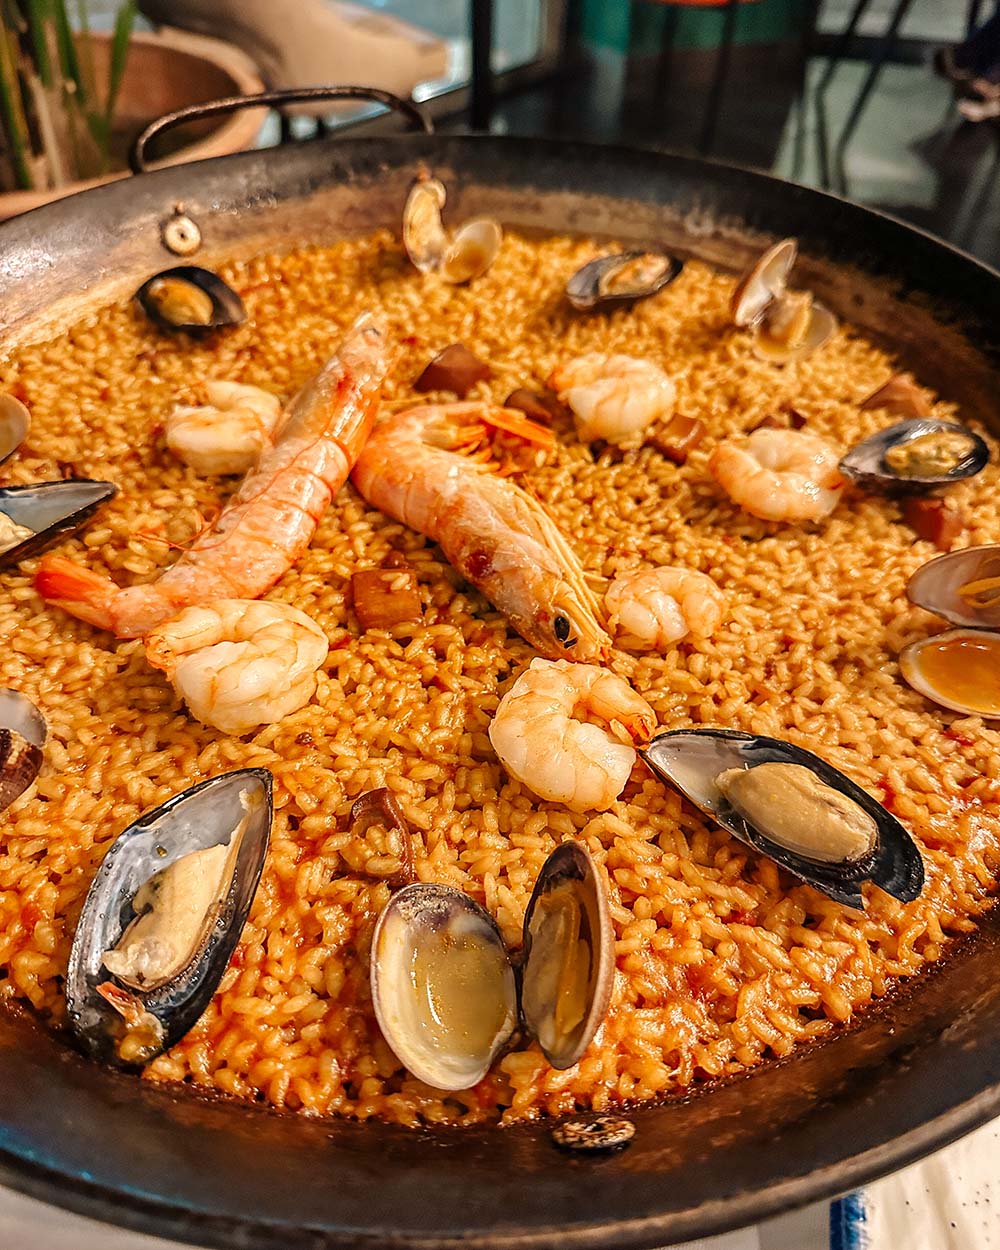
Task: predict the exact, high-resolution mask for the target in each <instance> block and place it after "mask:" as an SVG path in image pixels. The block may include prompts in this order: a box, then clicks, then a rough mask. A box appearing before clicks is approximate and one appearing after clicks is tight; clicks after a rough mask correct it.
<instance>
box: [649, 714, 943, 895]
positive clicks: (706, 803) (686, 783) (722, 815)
mask: <svg viewBox="0 0 1000 1250" xmlns="http://www.w3.org/2000/svg"><path fill="white" fill-rule="evenodd" d="M639 754H640V755H641V756H642V758H643V759H644V760H645V762H646V764H648V765H649V767H650V768H651V769H652V771H653V772H654V773H656V774H657V776H659V777H661V778H663V780H664V781H666V782H667V783H668V784H670V785H671V786H673V787H674V789H676V790H679V791H680V793H681V794H682V795H684V797H685V798H686V799H688V800H689V801H690V802H692V803H693V804H694V805H695V806H696V807H697V808H698V809H699V810H700V811H702V812H704V814H705V815H706V816H708V817H709V818H710V819H711V820H713V821H714V822H715V823H716V824H717V825H720V826H721V827H722V828H723V829H725V830H726V831H727V832H728V833H731V834H732V835H733V836H734V837H736V838H739V839H740V841H741V842H745V843H747V845H748V846H752V847H754V848H755V849H756V850H758V851H761V852H763V854H765V855H767V856H769V857H770V858H771V859H773V860H774V861H775V862H776V863H778V864H781V865H782V867H784V868H787V869H788V870H789V871H790V872H793V873H795V874H796V875H797V876H799V877H801V878H802V880H803V881H807V882H809V884H810V885H813V886H815V887H816V889H818V890H822V891H823V893H824V894H827V895H829V896H830V898H832V899H835V900H836V901H837V902H838V903H846V904H847V905H848V906H849V907H857V908H859V909H863V907H864V896H863V895H862V893H861V886H862V885H863V884H864V883H865V882H866V881H872V882H874V884H875V885H878V886H880V887H881V888H882V889H883V890H885V891H886V893H887V894H891V895H892V896H893V897H894V898H898V899H900V900H901V901H902V902H910V901H911V900H912V899H915V898H916V897H917V896H918V895H919V894H920V891H921V890H922V889H923V883H924V865H923V860H922V859H921V856H920V852H919V850H918V849H917V846H916V844H915V843H914V841H913V839H912V838H911V837H910V834H909V833H908V832H907V831H906V829H905V828H904V827H903V826H902V825H901V824H900V822H899V821H898V820H897V819H896V818H895V816H893V815H892V814H891V813H890V812H888V811H886V809H885V808H884V807H883V806H882V805H881V803H878V802H876V800H875V799H873V798H872V797H871V795H870V794H866V793H865V791H864V790H862V789H861V787H860V786H858V785H855V783H854V782H853V781H851V780H850V778H849V777H845V776H844V774H843V773H842V772H840V771H839V770H838V769H836V768H834V767H833V766H832V765H831V764H828V763H827V762H826V761H825V760H823V759H821V758H820V757H819V756H818V755H813V753H812V752H811V751H806V750H804V749H803V748H802V747H797V746H794V745H793V744H792V743H790V742H782V741H781V740H780V739H777V738H766V737H758V736H755V735H753V734H745V733H740V732H739V731H738V730H732V729H677V730H671V731H669V732H668V733H664V734H659V735H658V736H657V737H656V738H654V739H653V740H652V742H651V743H650V744H649V746H648V747H646V748H645V750H642V751H640V752H639ZM775 764H776V765H782V766H783V770H781V771H779V772H778V773H775V771H774V770H772V771H771V772H770V773H769V774H768V775H767V776H766V777H765V778H764V780H763V782H762V783H761V784H760V785H759V786H756V785H755V786H754V787H753V789H751V788H750V787H749V786H747V787H746V790H745V792H741V791H743V787H740V786H737V785H734V774H735V773H736V772H737V771H746V770H749V772H750V774H751V776H752V775H753V773H754V772H755V771H756V770H757V769H758V768H759V767H761V766H763V765H775ZM789 766H794V767H795V770H796V771H795V772H793V773H789V772H788V771H787V770H788V767H789ZM799 768H801V769H802V773H801V774H800V773H799V772H798V769H799ZM804 774H811V775H812V777H813V779H814V784H809V785H804V784H802V777H803V775H804ZM720 783H721V784H720ZM831 792H832V793H831ZM772 811H773V813H774V814H773V816H772V815H771V812H772ZM873 827H874V834H873V833H872V828H873Z"/></svg>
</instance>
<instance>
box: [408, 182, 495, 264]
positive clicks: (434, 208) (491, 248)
mask: <svg viewBox="0 0 1000 1250" xmlns="http://www.w3.org/2000/svg"><path fill="white" fill-rule="evenodd" d="M447 198H448V193H447V191H445V188H444V184H443V183H442V182H440V181H439V180H438V179H437V178H431V177H429V176H427V175H426V174H425V175H424V176H423V177H420V178H418V179H417V180H416V182H414V184H413V186H412V187H411V188H410V191H409V194H408V195H407V197H406V204H405V205H404V207H403V246H404V247H405V249H406V254H407V256H409V258H410V260H411V261H412V262H413V263H414V265H416V267H417V268H418V269H419V270H420V272H421V273H435V274H437V275H438V277H439V278H441V279H442V280H443V281H445V282H450V283H452V284H453V285H456V286H457V285H459V284H460V283H463V282H471V281H472V279H473V278H478V277H479V276H480V275H481V274H484V273H485V272H486V270H487V269H489V267H490V265H492V264H493V262H494V260H495V259H496V257H497V253H498V252H499V251H500V245H501V243H502V242H503V230H502V229H501V227H500V224H499V222H496V221H494V220H493V219H492V218H491V217H475V218H473V219H472V220H470V221H467V222H464V223H463V224H462V225H461V226H459V227H458V228H457V229H456V230H455V231H454V233H452V232H451V231H448V230H446V229H445V227H444V225H443V223H442V221H441V210H442V209H443V208H444V205H445V200H446V199H447Z"/></svg>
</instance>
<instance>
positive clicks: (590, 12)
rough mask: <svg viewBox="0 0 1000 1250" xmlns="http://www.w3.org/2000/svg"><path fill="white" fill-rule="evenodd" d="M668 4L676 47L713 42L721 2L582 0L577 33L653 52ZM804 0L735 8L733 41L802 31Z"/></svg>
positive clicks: (759, 1) (765, 0) (764, 0)
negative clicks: (710, 5) (712, 5)
mask: <svg viewBox="0 0 1000 1250" xmlns="http://www.w3.org/2000/svg"><path fill="white" fill-rule="evenodd" d="M671 7H673V11H674V16H675V17H676V21H677V29H676V34H675V38H674V44H675V46H676V47H678V48H714V47H715V46H716V45H717V44H718V42H719V37H720V35H721V33H722V23H723V10H722V8H693V7H687V6H676V7H675V6H670V5H667V4H651V3H638V2H630V0H583V5H582V8H583V12H582V18H581V23H580V34H581V37H582V39H583V41H584V42H585V43H588V44H591V45H592V46H594V47H598V48H607V49H612V50H614V51H616V52H630V51H631V52H637V53H640V54H641V53H644V52H649V53H652V52H656V51H658V50H659V47H660V35H661V33H662V30H663V25H664V22H665V21H667V20H668V16H667V14H668V9H670V8H671ZM808 8H809V6H808V4H806V3H805V0H756V2H755V3H749V4H741V5H740V6H739V9H738V11H737V14H736V32H735V35H734V38H735V41H736V42H737V43H773V42H776V41H778V40H781V39H791V38H795V37H796V36H798V35H799V34H801V32H802V26H803V23H804V22H805V20H806V12H807V10H808Z"/></svg>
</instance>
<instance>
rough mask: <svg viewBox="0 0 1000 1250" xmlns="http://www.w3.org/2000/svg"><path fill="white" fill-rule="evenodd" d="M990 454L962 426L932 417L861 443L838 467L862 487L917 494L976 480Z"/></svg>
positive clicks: (904, 423)
mask: <svg viewBox="0 0 1000 1250" xmlns="http://www.w3.org/2000/svg"><path fill="white" fill-rule="evenodd" d="M989 459H990V449H989V447H988V446H987V444H986V442H985V441H984V440H983V439H982V438H980V437H979V435H978V434H974V433H973V432H972V431H971V430H970V429H967V428H966V427H965V426H964V425H958V424H957V423H955V422H953V421H937V420H935V419H934V418H933V417H926V418H918V419H914V420H911V421H899V422H897V423H896V424H895V425H890V426H889V427H888V428H887V429H884V430H879V432H878V433H877V434H873V435H872V436H871V437H870V438H866V439H864V440H863V442H860V443H857V444H856V445H855V446H854V447H852V448H851V450H850V451H849V452H848V453H847V454H846V455H845V456H844V458H843V459H842V460H841V462H840V469H841V472H842V473H843V474H844V475H845V476H846V477H849V478H851V479H852V480H853V481H855V482H858V483H859V484H860V485H862V486H866V487H870V488H874V489H877V490H881V491H883V492H891V493H895V494H917V493H919V492H921V491H927V490H931V489H932V488H933V487H935V486H947V485H948V484H949V483H951V482H960V481H963V480H964V479H965V478H969V477H975V475H976V474H977V473H981V472H982V471H983V469H985V468H986V466H987V464H988V463H989Z"/></svg>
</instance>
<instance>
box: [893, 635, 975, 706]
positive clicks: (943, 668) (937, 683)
mask: <svg viewBox="0 0 1000 1250" xmlns="http://www.w3.org/2000/svg"><path fill="white" fill-rule="evenodd" d="M899 671H900V672H901V673H902V675H903V679H904V680H905V681H906V682H907V683H908V684H909V685H911V686H912V687H913V689H914V690H916V691H918V692H919V693H920V694H922V695H923V696H924V697H925V698H927V699H931V700H932V701H933V702H934V703H938V704H940V705H941V707H946V708H948V709H949V710H950V711H952V712H961V713H962V714H963V715H965V716H983V717H986V718H987V719H988V720H996V719H997V718H1000V633H997V632H996V631H994V630H989V629H947V630H945V631H944V633H941V634H932V635H931V636H930V637H929V638H921V639H919V640H918V641H917V642H911V643H910V645H909V646H908V647H904V648H903V650H902V651H900V653H899Z"/></svg>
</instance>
